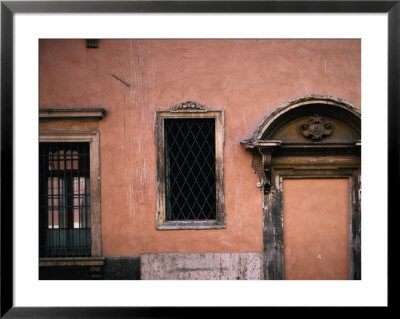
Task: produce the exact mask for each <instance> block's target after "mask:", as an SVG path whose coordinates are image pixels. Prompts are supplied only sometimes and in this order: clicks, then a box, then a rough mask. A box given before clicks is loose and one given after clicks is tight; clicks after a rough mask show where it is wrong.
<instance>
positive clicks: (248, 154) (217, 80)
mask: <svg viewBox="0 0 400 319" xmlns="http://www.w3.org/2000/svg"><path fill="white" fill-rule="evenodd" d="M39 50H40V52H39V84H40V87H39V97H40V101H39V123H40V132H39V133H40V141H39V162H40V165H39V180H40V183H39V205H40V207H39V224H40V225H39V227H40V229H39V237H40V238H39V256H40V261H39V266H40V271H39V278H40V279H106V280H112V279H212V280H225V279H234V280H236V279H250V280H264V279H266V280H273V279H360V278H361V272H360V269H361V265H360V261H361V255H360V251H361V229H360V218H361V209H360V207H361V205H360V197H361V158H360V157H361V108H360V105H361V41H360V40H357V39H354V40H353V39H344V40H339V39H337V40H336V39H329V40H324V39H318V40H314V39H313V40H311V39H310V40H304V39H286V40H283V39H260V40H256V39H241V40H239V39H238V40H236V39H226V40H222V39H201V40H188V39H179V40H174V39H158V40H157V39H118V40H117V39H115V40H114V39H108V40H102V39H100V40H86V39H74V40H50V39H49V40H45V39H44V40H40V44H39Z"/></svg>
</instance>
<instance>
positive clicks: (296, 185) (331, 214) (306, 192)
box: [283, 179, 350, 280]
mask: <svg viewBox="0 0 400 319" xmlns="http://www.w3.org/2000/svg"><path fill="white" fill-rule="evenodd" d="M283 192H284V199H283V203H284V204H283V227H284V230H285V231H284V254H285V257H284V259H285V279H291V280H293V279H300V280H310V279H318V280H327V279H335V280H345V279H349V272H350V259H349V258H350V257H349V240H348V239H349V228H350V227H349V224H350V214H349V211H350V202H349V198H350V195H349V181H348V179H292V180H290V179H289V180H288V179H286V180H284V181H283Z"/></svg>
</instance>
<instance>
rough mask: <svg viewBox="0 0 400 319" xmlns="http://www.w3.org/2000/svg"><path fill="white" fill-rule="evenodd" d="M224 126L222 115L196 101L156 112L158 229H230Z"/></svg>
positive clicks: (221, 112)
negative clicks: (226, 190) (226, 194)
mask: <svg viewBox="0 0 400 319" xmlns="http://www.w3.org/2000/svg"><path fill="white" fill-rule="evenodd" d="M189 103H191V104H189ZM187 105H191V107H187ZM193 105H194V106H193ZM223 125H224V116H223V111H222V110H209V109H207V108H206V107H204V106H201V105H200V106H199V104H196V103H195V102H185V103H182V104H180V105H177V106H174V107H173V109H170V110H165V111H156V136H157V157H158V162H157V164H158V166H157V167H158V193H157V195H158V196H157V203H158V204H157V205H158V212H157V229H159V230H164V229H207V228H224V227H225V208H224V192H223V166H222V165H223V143H224V126H223Z"/></svg>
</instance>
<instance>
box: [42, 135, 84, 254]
mask: <svg viewBox="0 0 400 319" xmlns="http://www.w3.org/2000/svg"><path fill="white" fill-rule="evenodd" d="M89 152H90V150H89V143H87V142H79V143H70V142H61V143H39V257H41V258H44V257H89V256H91V230H90V227H91V222H90V157H89V154H90V153H89Z"/></svg>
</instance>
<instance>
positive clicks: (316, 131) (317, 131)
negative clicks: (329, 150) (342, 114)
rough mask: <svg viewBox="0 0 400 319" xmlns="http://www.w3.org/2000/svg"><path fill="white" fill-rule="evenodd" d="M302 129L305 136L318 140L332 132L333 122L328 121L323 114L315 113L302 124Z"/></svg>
mask: <svg viewBox="0 0 400 319" xmlns="http://www.w3.org/2000/svg"><path fill="white" fill-rule="evenodd" d="M301 131H302V133H303V135H304V136H305V137H307V138H310V139H312V140H313V141H314V142H318V141H320V140H321V139H323V138H324V137H327V136H329V135H331V134H332V124H331V123H328V122H326V121H325V120H324V118H323V117H322V116H320V115H318V114H315V115H314V116H312V117H311V118H310V119H309V120H308V121H307V122H306V123H303V124H302V125H301Z"/></svg>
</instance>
